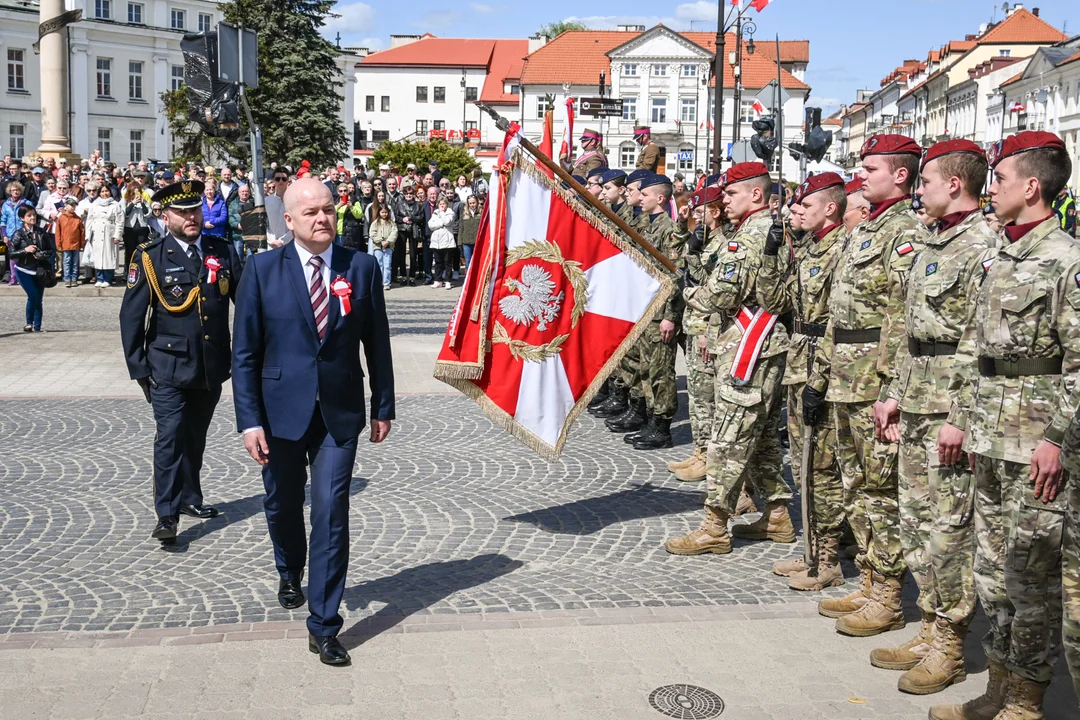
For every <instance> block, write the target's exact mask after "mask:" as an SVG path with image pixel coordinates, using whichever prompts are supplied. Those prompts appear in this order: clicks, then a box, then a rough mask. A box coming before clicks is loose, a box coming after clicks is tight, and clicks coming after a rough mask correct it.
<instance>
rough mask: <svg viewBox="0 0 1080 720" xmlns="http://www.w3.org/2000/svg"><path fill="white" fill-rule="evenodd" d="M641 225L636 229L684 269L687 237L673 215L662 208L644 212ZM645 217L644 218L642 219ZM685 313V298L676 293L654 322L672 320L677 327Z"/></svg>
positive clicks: (641, 215)
mask: <svg viewBox="0 0 1080 720" xmlns="http://www.w3.org/2000/svg"><path fill="white" fill-rule="evenodd" d="M638 218H639V225H638V226H637V227H635V229H636V230H637V231H638V232H639V233H640V234H641V236H642V237H643V238H645V239H646V240H647V241H649V243H651V244H652V246H653V247H655V248H656V249H657V250H659V251H660V252H661V253H663V254H664V256H665V257H667V259H668V260H670V261H671V262H673V263H675V266H676V267H677V268H678V269H679V270H682V268H683V246H684V245H685V243H686V238H685V237H683V236H680V235H679V233H678V232H677V230H676V227H675V222H674V221H673V220H672V219H671V216H670V215H668V214H667V213H666V212H664V211H663V210H661V211H660V212H658V213H656V214H655V215H651V216H650V215H648V214H647V213H644V212H642V213H641V214H640V215H638ZM641 218H644V220H640V219H641ZM682 313H683V299H682V296H681V295H679V293H674V294H673V295H672V296H671V297H670V298H669V299H668V301H667V302H666V303H664V307H662V308H661V309H660V310H659V311H658V312H657V313H656V317H654V318H653V322H660V321H661V320H670V321H671V322H673V323H675V326H676V329H678V327H679V326H680V324H681V323H682Z"/></svg>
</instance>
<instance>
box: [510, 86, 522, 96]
mask: <svg viewBox="0 0 1080 720" xmlns="http://www.w3.org/2000/svg"><path fill="white" fill-rule="evenodd" d="M510 94H511V95H520V94H521V86H520V85H516V84H514V83H511V84H510Z"/></svg>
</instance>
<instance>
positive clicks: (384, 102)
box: [379, 95, 390, 112]
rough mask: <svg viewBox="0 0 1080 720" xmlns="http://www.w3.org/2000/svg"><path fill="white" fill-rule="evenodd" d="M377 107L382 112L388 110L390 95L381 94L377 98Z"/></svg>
mask: <svg viewBox="0 0 1080 720" xmlns="http://www.w3.org/2000/svg"><path fill="white" fill-rule="evenodd" d="M379 109H380V110H382V111H383V112H390V96H389V95H383V96H382V97H381V98H379Z"/></svg>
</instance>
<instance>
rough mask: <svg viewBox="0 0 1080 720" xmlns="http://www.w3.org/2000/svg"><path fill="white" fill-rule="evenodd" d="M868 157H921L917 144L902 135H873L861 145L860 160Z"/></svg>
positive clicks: (920, 150)
mask: <svg viewBox="0 0 1080 720" xmlns="http://www.w3.org/2000/svg"><path fill="white" fill-rule="evenodd" d="M868 155H922V148H921V147H919V144H918V143H917V142H915V141H914V140H912V139H911V138H909V137H905V136H904V135H874V136H873V137H871V138H870V139H868V140H867V141H866V142H864V143H863V146H862V152H860V153H859V157H860V158H865V157H866V156H868Z"/></svg>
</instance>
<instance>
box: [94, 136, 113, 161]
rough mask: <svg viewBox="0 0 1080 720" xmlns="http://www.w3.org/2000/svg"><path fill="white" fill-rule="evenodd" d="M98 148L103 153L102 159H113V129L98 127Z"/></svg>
mask: <svg viewBox="0 0 1080 720" xmlns="http://www.w3.org/2000/svg"><path fill="white" fill-rule="evenodd" d="M97 149H98V151H99V152H100V153H101V159H102V160H105V161H106V162H109V161H111V160H112V130H110V129H109V128H98V131H97Z"/></svg>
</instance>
